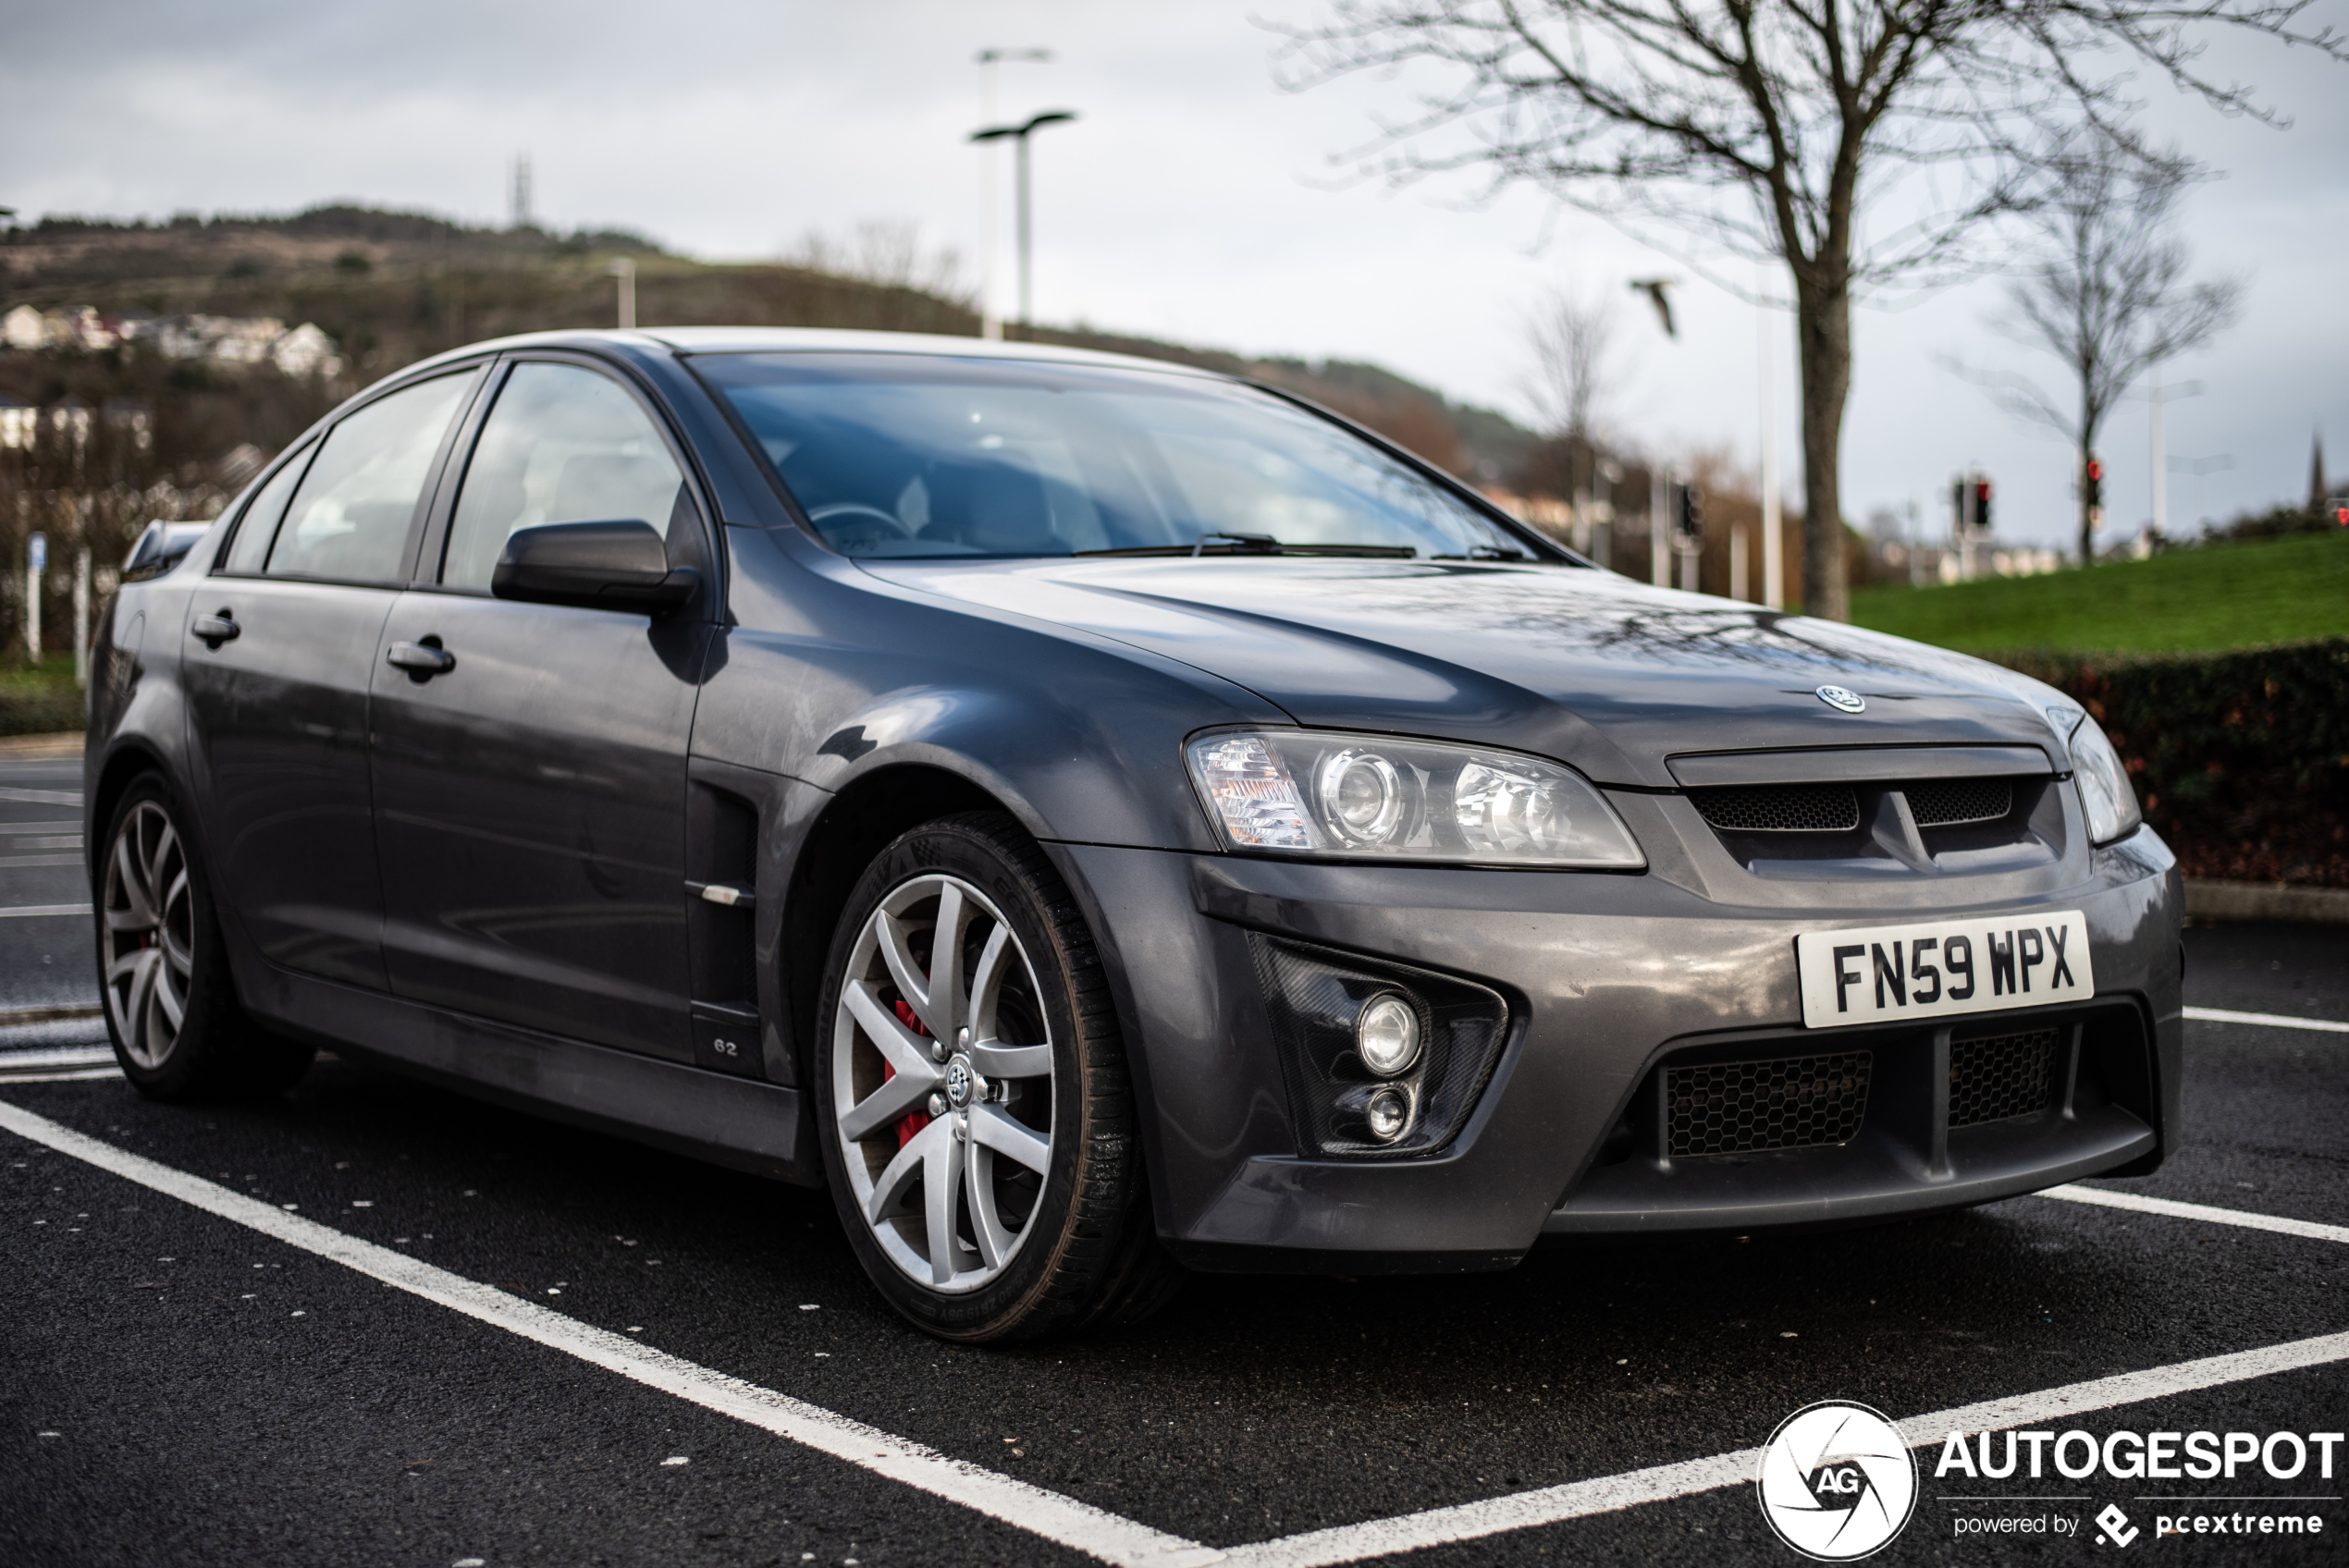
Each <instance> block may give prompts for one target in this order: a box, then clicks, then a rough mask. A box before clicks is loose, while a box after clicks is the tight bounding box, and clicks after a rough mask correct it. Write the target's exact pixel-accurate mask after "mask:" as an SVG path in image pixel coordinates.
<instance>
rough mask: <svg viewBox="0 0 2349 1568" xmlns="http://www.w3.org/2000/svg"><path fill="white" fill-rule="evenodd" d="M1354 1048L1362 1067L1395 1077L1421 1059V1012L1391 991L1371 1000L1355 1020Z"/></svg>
mask: <svg viewBox="0 0 2349 1568" xmlns="http://www.w3.org/2000/svg"><path fill="white" fill-rule="evenodd" d="M1354 1049H1355V1053H1356V1054H1357V1055H1359V1056H1360V1057H1361V1059H1362V1065H1363V1066H1365V1067H1367V1068H1369V1069H1370V1070H1371V1072H1375V1073H1377V1074H1378V1075H1379V1076H1380V1077H1382V1078H1392V1077H1394V1076H1395V1075H1396V1073H1398V1072H1402V1071H1403V1070H1404V1069H1405V1068H1407V1067H1408V1066H1410V1065H1411V1063H1413V1062H1415V1061H1417V1060H1419V1059H1420V1015H1419V1010H1418V1009H1416V1008H1414V1007H1412V1006H1411V1004H1410V1003H1409V1002H1407V1001H1405V1000H1404V999H1403V998H1401V997H1398V996H1396V994H1395V993H1394V992H1392V991H1389V992H1388V993H1387V994H1386V995H1384V996H1383V997H1372V998H1371V999H1370V1001H1369V1002H1368V1003H1366V1004H1365V1005H1364V1006H1363V1008H1362V1015H1361V1017H1359V1019H1357V1020H1356V1021H1355V1023H1354Z"/></svg>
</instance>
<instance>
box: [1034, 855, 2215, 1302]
mask: <svg viewBox="0 0 2349 1568" xmlns="http://www.w3.org/2000/svg"><path fill="white" fill-rule="evenodd" d="M1052 851H1053V853H1054V855H1055V858H1056V859H1058V860H1059V862H1060V864H1061V865H1062V867H1063V869H1064V873H1065V874H1066V875H1067V876H1068V878H1069V880H1070V882H1071V883H1072V885H1073V886H1074V887H1075V888H1076V889H1077V891H1078V894H1079V897H1080V898H1082V899H1083V900H1085V901H1086V903H1087V904H1088V906H1089V913H1091V915H1092V917H1093V921H1094V925H1095V928H1096V931H1097V932H1098V934H1099V935H1100V937H1101V943H1102V947H1103V949H1104V953H1105V956H1106V957H1107V958H1108V959H1109V961H1110V965H1111V969H1112V973H1113V976H1114V977H1115V981H1116V984H1117V985H1118V986H1119V992H1120V995H1119V1000H1120V1003H1121V1009H1122V1011H1123V1013H1124V1017H1125V1024H1126V1029H1127V1039H1128V1051H1129V1056H1130V1058H1131V1060H1132V1064H1133V1067H1134V1070H1135V1073H1136V1079H1137V1084H1138V1089H1139V1092H1140V1094H1141V1096H1142V1100H1143V1109H1144V1122H1145V1138H1146V1143H1147V1145H1148V1153H1149V1157H1150V1175H1151V1181H1152V1199H1153V1202H1154V1204H1155V1206H1156V1208H1157V1216H1158V1223H1159V1229H1160V1232H1161V1234H1162V1237H1163V1239H1164V1240H1165V1241H1166V1243H1167V1244H1168V1245H1169V1246H1170V1248H1172V1249H1173V1250H1174V1251H1175V1254H1176V1255H1177V1256H1180V1257H1182V1258H1183V1259H1184V1260H1185V1261H1187V1262H1188V1263H1190V1264H1191V1265H1192V1266H1194V1267H1197V1268H1210V1269H1219V1270H1250V1269H1264V1270H1278V1271H1289V1270H1295V1271H1328V1272H1337V1273H1357V1272H1403V1271H1436V1270H1447V1269H1452V1270H1457V1269H1479V1268H1507V1267H1508V1266H1509V1265H1510V1264H1512V1263H1513V1262H1515V1261H1516V1260H1517V1259H1518V1258H1519V1257H1520V1256H1523V1255H1524V1253H1525V1252H1526V1251H1527V1250H1528V1249H1529V1248H1530V1247H1531V1246H1532V1245H1533V1244H1534V1243H1535V1242H1536V1241H1537V1240H1538V1239H1539V1238H1540V1237H1541V1236H1542V1235H1543V1233H1545V1232H1548V1233H1554V1234H1555V1233H1573V1232H1622V1231H1691V1230H1734V1231H1752V1230H1755V1229H1761V1228H1767V1227H1774V1226H1789V1225H1818V1224H1835V1223H1845V1222H1851V1221H1857V1220H1863V1219H1889V1218H1895V1217H1899V1216H1902V1215H1909V1214H1917V1213H1924V1212H1931V1211H1935V1210H1941V1209H1949V1208H1956V1207H1964V1206H1967V1205H1970V1204H1976V1203H1983V1202H1987V1201H1990V1200H1992V1199H1994V1198H1999V1197H2006V1196H2011V1195H2013V1194H2018V1193H2023V1192H2029V1191H2033V1190H2035V1189H2037V1188H2041V1187H2046V1186H2049V1185H2053V1184H2055V1183H2058V1182H2066V1181H2071V1180H2074V1179H2076V1178H2079V1177H2083V1176H2088V1175H2094V1174H2112V1173H2115V1172H2116V1171H2121V1170H2130V1171H2134V1170H2150V1169H2152V1168H2153V1166H2155V1165H2157V1164H2158V1163H2159V1161H2160V1160H2161V1159H2162V1158H2164V1157H2166V1155H2167V1154H2168V1152H2169V1150H2170V1149H2171V1147H2172V1146H2173V1144H2174V1141H2175V1138H2176V1129H2177V1125H2178V1103H2177V1100H2178V1080H2179V1054H2180V1050H2181V1047H2182V1039H2183V1035H2182V1027H2183V1025H2182V1020H2181V1014H2180V1011H2179V1007H2180V1004H2179V981H2180V959H2179V946H2178V928H2179V923H2180V914H2181V912H2182V908H2183V888H2182V884H2181V883H2180V881H2179V878H2178V876H2177V872H2176V869H2175V864H2174V861H2173V859H2172V857H2171V855H2170V853H2169V851H2168V849H2167V847H2166V846H2164V845H2163V844H2162V843H2161V842H2160V840H2159V839H2158V838H2156V837H2155V836H2154V835H2153V834H2152V833H2151V831H2150V830H2143V831H2140V832H2139V833H2138V834H2137V835H2135V836H2134V837H2133V838H2132V839H2128V840H2125V841H2124V842H2123V843H2121V844H2120V845H2116V846H2113V847H2112V848H2110V849H2107V850H2103V851H2096V852H2095V853H2094V854H2093V855H2090V856H2085V857H2084V858H2085V864H2083V865H2082V866H2081V870H2082V872H2083V873H2084V875H2083V876H2080V877H2079V878H2078V879H2077V880H2075V881H2074V882H2073V883H2072V885H2070V886H2066V887H2061V888H2045V889H2038V890H2035V891H2033V892H2032V893H2031V894H2030V895H2029V896H2027V897H2012V896H2010V897H2006V898H2000V899H1995V900H1982V901H1979V902H1975V901H1968V900H1966V899H1965V897H1964V887H1963V881H1962V879H1955V878H1953V879H1951V881H1950V882H1949V884H1948V885H1947V887H1946V893H1947V898H1948V901H1947V903H1946V904H1945V905H1942V906H1938V907H1941V908H1943V909H1944V910H1945V911H1946V913H1951V914H1958V913H2003V912H2006V911H2010V910H2012V911H2023V910H2030V909H2048V908H2064V909H2077V910H2079V911H2081V912H2082V913H2083V914H2084V915H2085V919H2086V922H2087V926H2088V933H2089V939H2090V947H2091V951H2092V953H2093V956H2094V962H2095V966H2096V979H2097V1001H2096V1002H2095V1003H2094V1004H2083V1005H2082V1006H2081V1007H2076V1008H2074V1009H2072V1010H2069V1011H2068V1012H2065V1013H2064V1014H2063V1016H2061V1017H2058V1016H2057V1015H2056V1012H2055V1011H2051V1012H2049V1013H2048V1014H2047V1015H2046V1016H2047V1018H2048V1022H2050V1023H2059V1024H2060V1025H2062V1026H2063V1027H2064V1028H2065V1029H2066V1030H2068V1031H2071V1033H2070V1034H2068V1035H2067V1036H2066V1037H2067V1039H2068V1040H2069V1039H2080V1040H2087V1039H2089V1031H2088V1030H2087V1028H2086V1024H2087V1023H2094V1024H2095V1026H2096V1030H2097V1033H2096V1034H2095V1035H2094V1040H2095V1041H2096V1042H2101V1043H2100V1044H2095V1045H2094V1047H2093V1048H2094V1049H2096V1050H2099V1051H2103V1052H2105V1053H2106V1056H2107V1058H2109V1059H2110V1060H2130V1053H2131V1052H2134V1060H2135V1061H2136V1062H2138V1063H2139V1064H2140V1070H2139V1071H2138V1072H2137V1073H2136V1076H2135V1078H2134V1081H2132V1082H2130V1083H2126V1084H2122V1083H2119V1082H2117V1081H2116V1082H2114V1083H2110V1084H2108V1083H2105V1082H2104V1081H2103V1080H2102V1079H2100V1078H2098V1077H2097V1075H2096V1073H2094V1072H2091V1073H2089V1074H2087V1075H2085V1076H2084V1077H2083V1078H2082V1080H2081V1082H2082V1083H2083V1084H2085V1085H2086V1086H2085V1089H2084V1090H2083V1091H2082V1092H2080V1093H2078V1094H2070V1093H2067V1096H2066V1097H2065V1099H2064V1101H2063V1103H2062V1104H2061V1105H2060V1106H2059V1107H2058V1108H2057V1109H2056V1110H2055V1111H2053V1112H2051V1113H2050V1114H2048V1115H2047V1116H2043V1117H2041V1118H2039V1119H2038V1120H2037V1121H2034V1122H2028V1123H2026V1122H2022V1121H2008V1122H2002V1123H1999V1124H1996V1125H1993V1126H1988V1127H1975V1128H1962V1129H1960V1130H1958V1131H1957V1132H1955V1133H1949V1132H1948V1131H1947V1130H1946V1129H1936V1128H1935V1127H1933V1126H1932V1125H1930V1118H1931V1114H1932V1113H1931V1109H1930V1107H1931V1104H1932V1101H1931V1096H1930V1094H1929V1093H1926V1094H1925V1100H1924V1102H1923V1105H1924V1107H1925V1109H1922V1110H1921V1109H1919V1102H1918V1101H1917V1100H1916V1099H1915V1097H1914V1096H1913V1095H1912V1096H1909V1097H1908V1098H1905V1099H1904V1098H1903V1097H1902V1096H1901V1095H1900V1093H1898V1092H1896V1091H1897V1085H1898V1084H1899V1083H1900V1082H1902V1081H1906V1082H1910V1083H1912V1084H1929V1081H1930V1078H1931V1076H1932V1062H1933V1060H1934V1058H1933V1057H1932V1052H1933V1051H1934V1049H1935V1048H1936V1043H1935V1033H1934V1031H1933V1030H1932V1029H1931V1028H1930V1027H1925V1028H1913V1027H1912V1029H1910V1030H1909V1031H1908V1034H1907V1036H1906V1037H1905V1038H1901V1039H1894V1038H1881V1039H1876V1038H1872V1039H1871V1040H1869V1041H1868V1042H1865V1043H1866V1044H1867V1045H1868V1046H1869V1047H1871V1048H1873V1049H1875V1050H1876V1052H1877V1053H1878V1054H1879V1056H1880V1057H1881V1058H1882V1059H1883V1060H1884V1061H1885V1063H1886V1071H1887V1072H1888V1079H1887V1085H1888V1086H1887V1087H1886V1088H1884V1089H1882V1090H1880V1091H1879V1092H1878V1095H1877V1098H1876V1108H1875V1109H1871V1112H1870V1115H1869V1121H1868V1125H1867V1126H1866V1127H1865V1128H1863V1131H1862V1133H1861V1134H1860V1135H1859V1136H1857V1137H1855V1138H1853V1139H1851V1141H1850V1142H1849V1143H1848V1144H1846V1145H1842V1146H1840V1147H1837V1148H1831V1149H1825V1150H1817V1149H1814V1150H1802V1151H1795V1152H1793V1153H1789V1154H1777V1155H1771V1154H1765V1155H1759V1156H1753V1157H1741V1158H1735V1159H1731V1158H1709V1159H1702V1160H1687V1159H1681V1160H1670V1159H1658V1158H1654V1151H1653V1150H1648V1151H1644V1152H1642V1150H1640V1149H1639V1148H1637V1147H1636V1146H1635V1147H1634V1148H1633V1150H1632V1152H1631V1154H1630V1156H1629V1157H1628V1158H1627V1157H1625V1155H1624V1153H1623V1145H1624V1137H1623V1134H1622V1133H1619V1132H1618V1131H1617V1129H1618V1127H1620V1126H1621V1124H1622V1123H1624V1121H1626V1118H1627V1115H1629V1114H1630V1113H1631V1112H1632V1110H1633V1109H1634V1101H1635V1098H1636V1097H1637V1096H1638V1095H1639V1093H1640V1091H1641V1088H1642V1084H1644V1083H1647V1082H1648V1081H1649V1080H1650V1078H1651V1076H1652V1074H1654V1072H1655V1071H1656V1070H1657V1068H1658V1067H1659V1065H1660V1064H1663V1063H1664V1062H1665V1061H1666V1059H1679V1058H1682V1057H1685V1056H1686V1055H1687V1054H1688V1053H1691V1052H1695V1053H1699V1054H1703V1052H1705V1051H1708V1050H1711V1051H1714V1052H1715V1053H1716V1054H1718V1047H1724V1046H1736V1045H1740V1044H1743V1045H1750V1046H1751V1047H1753V1055H1754V1056H1755V1057H1756V1058H1757V1059H1758V1058H1763V1057H1769V1056H1790V1055H1800V1054H1802V1053H1803V1052H1805V1051H1807V1050H1818V1049H1822V1048H1826V1047H1827V1046H1828V1045H1829V1044H1830V1043H1831V1042H1834V1041H1836V1040H1838V1039H1841V1038H1846V1037H1848V1036H1851V1035H1852V1034H1853V1032H1852V1031H1846V1030H1805V1029H1804V1028H1803V1027H1802V1003H1801V998H1800V994H1799V990H1798V986H1797V979H1796V970H1795V959H1794V939H1795V937H1796V936H1797V935H1798V934H1799V933H1801V932H1802V931H1805V930H1817V929H1819V928H1821V927H1822V926H1824V925H1853V924H1863V923H1877V922H1882V921H1885V920H1887V919H1888V918H1889V919H1898V918H1904V917H1907V916H1906V915H1905V914H1904V913H1903V910H1914V909H1915V908H1916V907H1917V905H1916V904H1915V902H1914V900H1912V899H1904V900H1901V903H1900V907H1898V908H1888V907H1887V902H1886V901H1880V900H1876V899H1874V898H1870V897H1866V896H1863V895H1855V894H1854V893H1851V892H1847V891H1845V890H1842V889H1822V890H1821V891H1820V897H1819V899H1818V901H1817V903H1816V904H1815V906H1814V907H1807V908H1803V909H1801V910H1791V909H1788V908H1785V907H1730V906H1728V905H1725V904H1724V903H1723V902H1721V901H1718V900H1715V899H1709V898H1706V897H1704V896H1703V895H1702V894H1701V893H1699V892H1698V891H1696V890H1694V889H1692V888H1690V887H1688V886H1685V885H1683V882H1682V881H1681V880H1680V879H1676V878H1674V877H1671V876H1663V875H1657V874H1656V873H1654V872H1651V873H1648V874H1645V875H1636V876H1609V875H1591V874H1580V875H1578V874H1560V873H1535V872H1504V871H1486V870H1472V869H1462V868H1438V867H1395V868H1387V867H1365V866H1354V865H1334V864H1298V863H1285V862H1279V861H1273V860H1260V859H1251V858H1247V857H1241V856H1230V855H1190V854H1182V853H1173V852H1167V851H1149V850H1126V849H1113V848H1105V847H1100V846H1080V845H1068V844H1061V845H1054V846H1052ZM2002 890H2003V889H2002ZM1250 932H1260V933H1265V934H1269V935H1273V936H1277V937H1290V938H1294V939H1296V940H1298V941H1303V942H1309V943H1312V944H1315V945H1318V946H1321V947H1325V948H1334V949H1345V950H1350V951H1352V952H1355V953H1359V954H1362V955H1365V956H1366V957H1370V958H1373V959H1379V958H1383V959H1387V960H1391V961H1395V962H1402V963H1407V964H1412V965H1417V966H1420V967H1422V968H1427V969H1433V970H1438V971H1445V972H1449V973H1451V974H1457V975H1460V976H1463V977H1465V978H1469V979H1472V980H1475V981H1477V982H1479V983H1481V984H1482V985H1485V986H1491V987H1493V988H1494V990H1497V991H1498V992H1500V993H1501V995H1502V996H1503V997H1504V998H1507V1002H1508V1006H1509V1012H1510V1027H1509V1033H1508V1037H1507V1044H1506V1046H1505V1047H1504V1048H1503V1051H1502V1053H1501V1056H1500V1059H1499V1062H1498V1065H1497V1066H1496V1067H1495V1068H1494V1072H1493V1073H1492V1076H1491V1079H1490V1081H1489V1083H1488V1084H1487V1085H1486V1087H1485V1089H1484V1092H1483V1094H1482V1097H1481V1099H1480V1100H1479V1101H1478V1103H1477V1105H1476V1106H1475V1108H1474V1109H1473V1110H1472V1111H1471V1112H1470V1115H1469V1117H1468V1120H1467V1121H1466V1123H1465V1124H1464V1126H1463V1127H1462V1129H1461V1131H1460V1133H1458V1135H1457V1137H1456V1138H1454V1139H1453V1141H1452V1142H1451V1143H1450V1144H1449V1145H1446V1146H1445V1148H1444V1149H1442V1150H1441V1151H1440V1152H1438V1153H1435V1154H1432V1155H1429V1156H1426V1157H1423V1158H1413V1159H1408V1160H1396V1161H1363V1160H1354V1159H1334V1158H1301V1157H1300V1156H1299V1154H1298V1152H1297V1151H1298V1147H1299V1141H1298V1139H1297V1135H1296V1133H1295V1132H1294V1131H1293V1130H1292V1124H1291V1109H1290V1101H1289V1096H1288V1091H1287V1089H1286V1088H1285V1085H1284V1082H1283V1077H1282V1072H1281V1069H1280V1065H1279V1062H1278V1060H1277V1059H1276V1057H1275V1054H1274V1050H1275V1047H1274V1045H1273V1040H1272V1037H1271V1034H1270V1027H1269V1024H1268V1021H1267V1014H1266V1008H1265V1004H1264V999H1263V996H1262V993H1261V987H1260V984H1259V981H1258V978H1257V973H1256V969H1255V966H1254V964H1253V963H1252V962H1251V958H1250V954H1249V951H1248V941H1249V933H1250ZM2057 1011H2062V1010H2057ZM2072 1014H2078V1015H2079V1016H2078V1017H2073V1016H2072ZM2090 1014H2093V1015H2094V1017H2093V1019H2091V1018H2090V1017H2089V1015H2090ZM1986 1016H1992V1015H1975V1018H1974V1020H1968V1021H1967V1022H1974V1021H1976V1020H1979V1019H1981V1018H1984V1017H1986ZM2035 1016H2038V1015H2036V1014H2034V1013H2031V1012H2025V1011H2017V1012H2016V1013H2013V1014H2004V1013H2001V1014H1998V1015H1995V1017H1996V1018H1997V1019H1998V1020H2000V1021H2004V1020H2007V1019H2009V1018H2012V1019H2014V1020H2017V1021H2022V1020H2025V1019H2029V1018H2033V1017H2035ZM2074 1024H2080V1025H2082V1027H2081V1028H2080V1029H2077V1030H2074V1029H2073V1028H2072V1026H2073V1025H2074ZM1863 1033H1864V1032H1863ZM1878 1033H1879V1034H1881V1033H1882V1032H1878ZM1943 1034H1944V1037H1946V1031H1944V1032H1943ZM1943 1048H1944V1049H1946V1046H1945V1047H1943ZM2083 1048H2087V1047H2083ZM1920 1053H1922V1054H1920ZM2112 1053H2119V1054H2118V1056H2113V1055H2112ZM1941 1060H1943V1061H1944V1062H1946V1060H1947V1059H1946V1057H1944V1058H1942V1059H1941ZM2098 1060H2105V1059H2103V1058H2100V1059H2098ZM2105 1076H2106V1077H2111V1076H2113V1073H2112V1072H2111V1071H2110V1070H2109V1069H2108V1070H2106V1071H2105ZM2120 1076H2121V1077H2127V1076H2128V1074H2127V1073H2125V1072H2123V1073H2121V1074H2120ZM1920 1092H1923V1091H1920ZM1945 1100H1946V1096H1945ZM1610 1133H1614V1134H1615V1139H1614V1142H1613V1144H1612V1145H1610V1143H1609V1135H1610Z"/></svg>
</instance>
